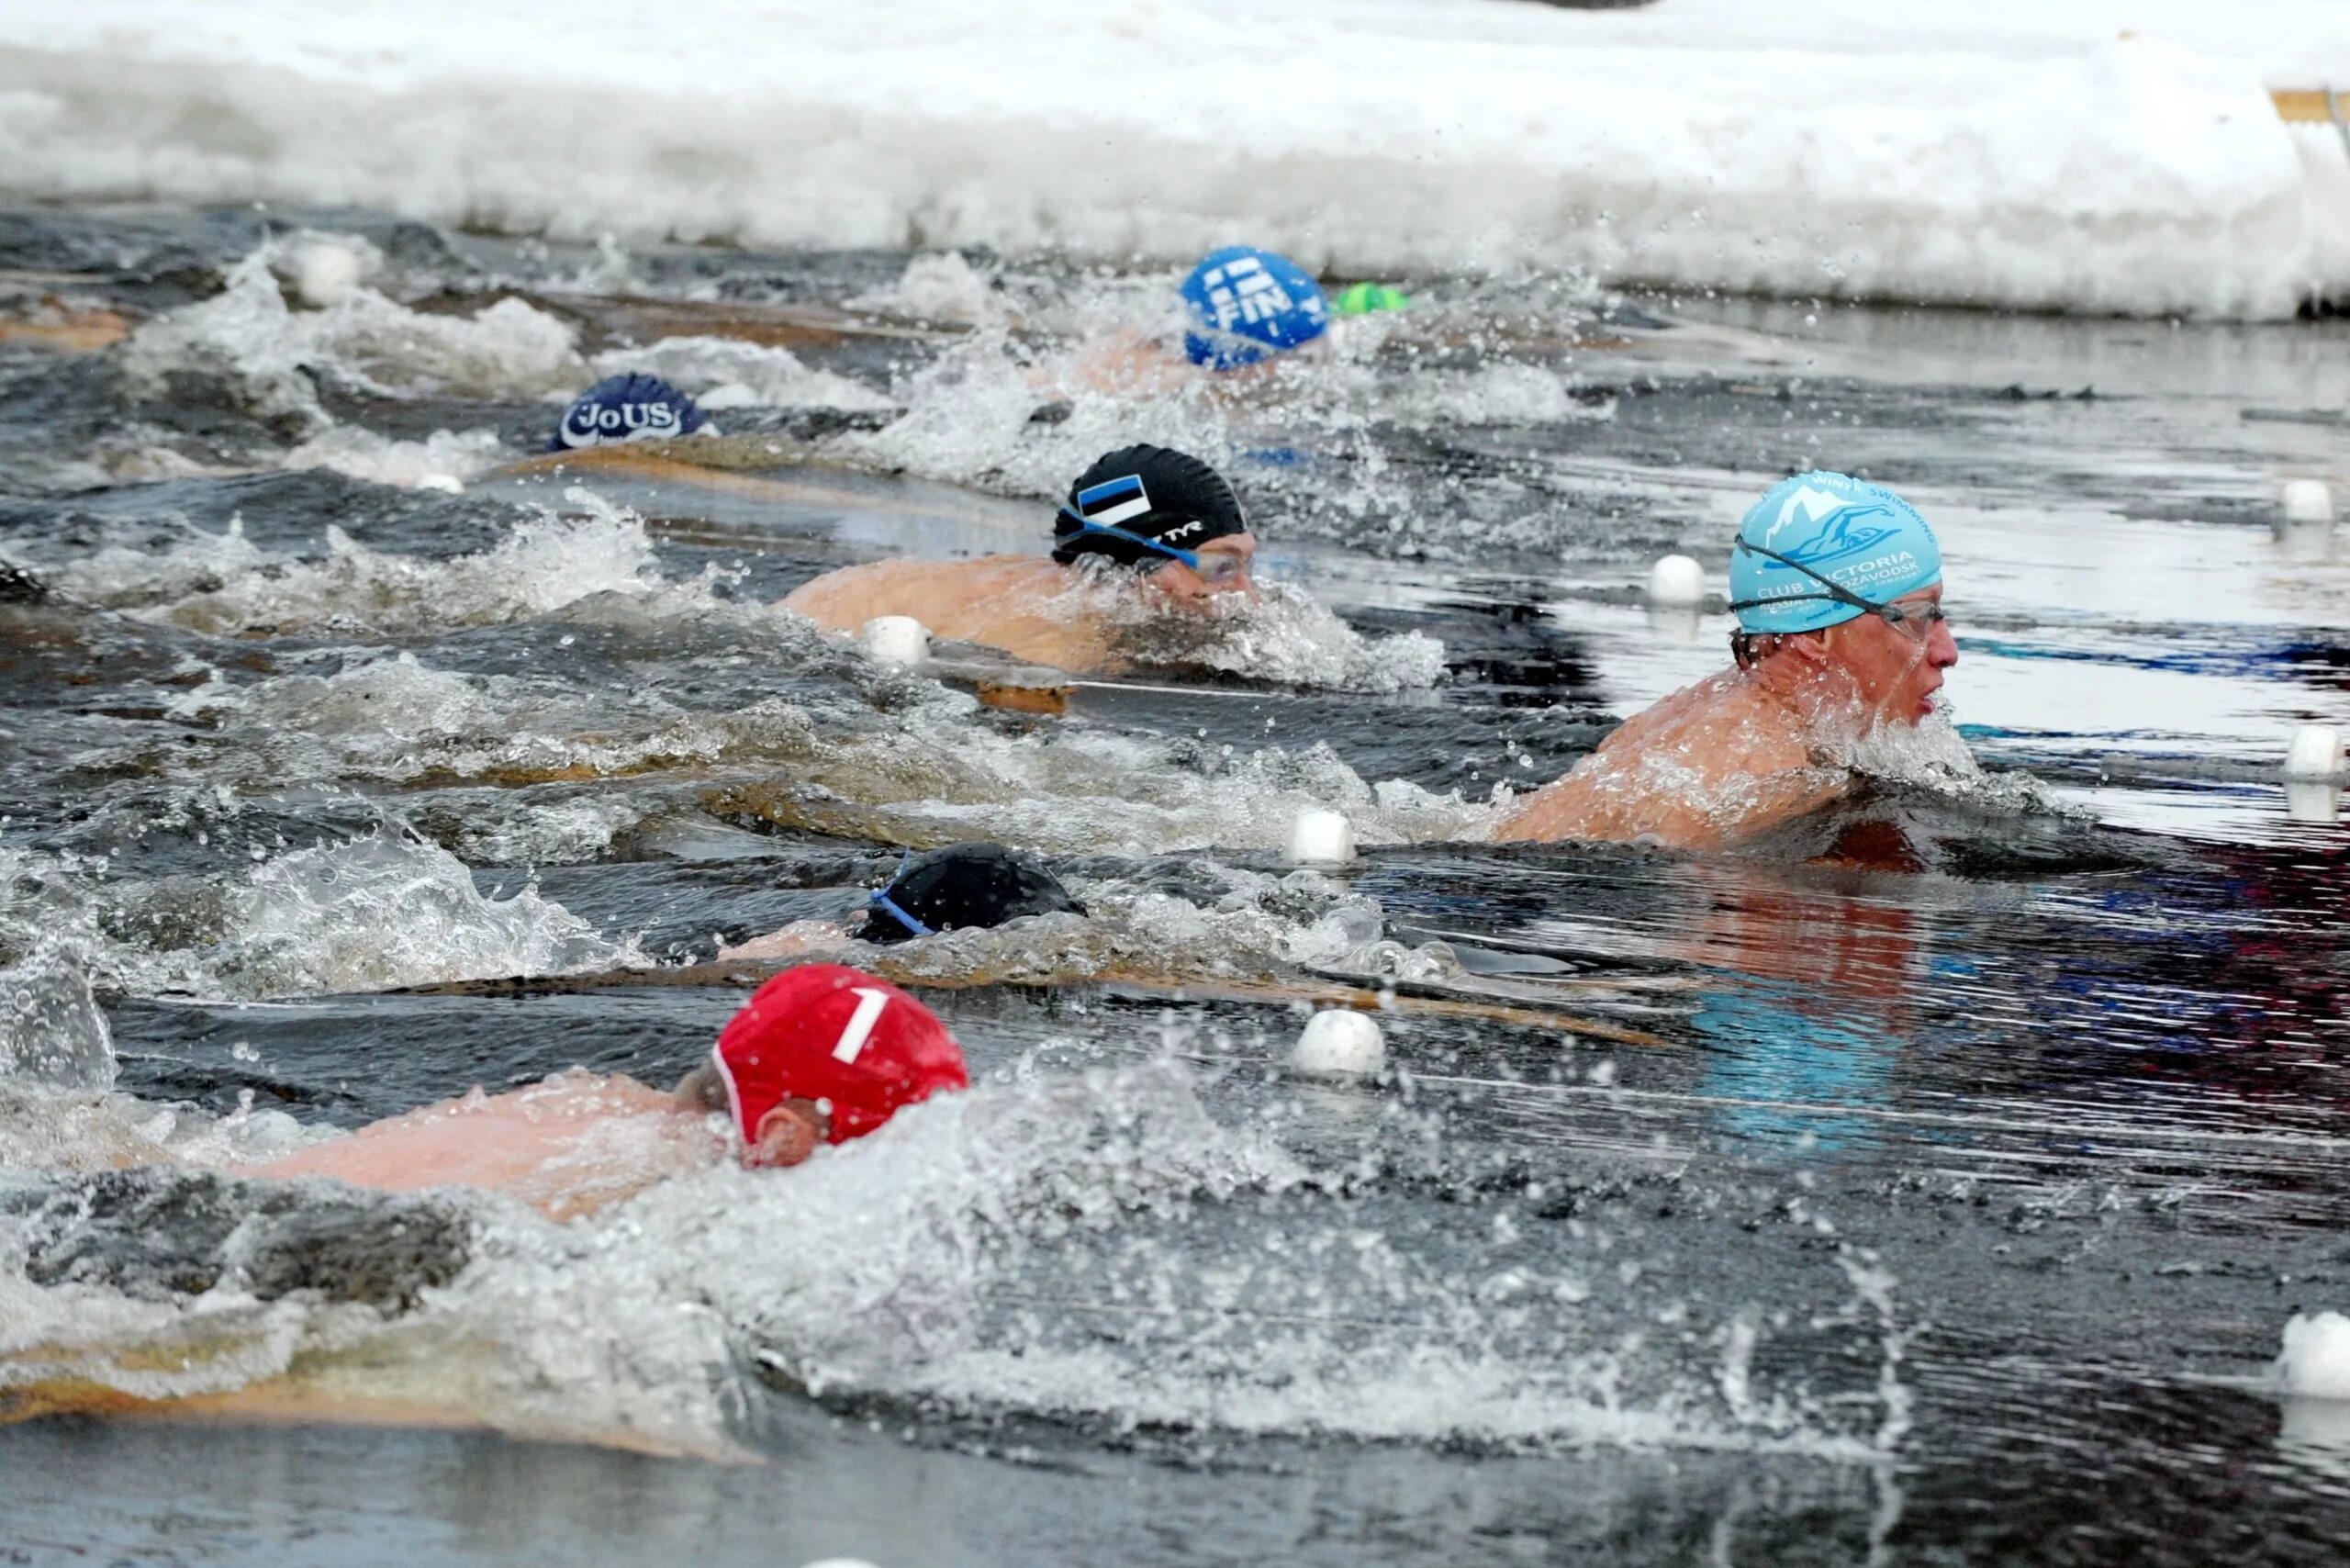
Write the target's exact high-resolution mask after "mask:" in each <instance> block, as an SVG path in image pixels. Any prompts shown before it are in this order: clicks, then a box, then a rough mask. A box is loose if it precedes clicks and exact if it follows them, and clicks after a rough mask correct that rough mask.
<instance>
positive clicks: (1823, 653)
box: [1774, 622, 1843, 665]
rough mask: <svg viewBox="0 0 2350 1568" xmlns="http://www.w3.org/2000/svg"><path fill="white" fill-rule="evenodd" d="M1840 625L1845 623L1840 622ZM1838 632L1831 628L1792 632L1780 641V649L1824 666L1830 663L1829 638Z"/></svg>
mask: <svg viewBox="0 0 2350 1568" xmlns="http://www.w3.org/2000/svg"><path fill="white" fill-rule="evenodd" d="M1838 624H1839V625H1841V624H1843V623H1842V622H1839V623H1838ZM1836 630H1837V627H1835V626H1830V627H1826V628H1824V629H1822V630H1820V631H1818V632H1790V633H1787V634H1786V635H1785V636H1783V637H1781V638H1780V639H1779V647H1780V648H1783V649H1785V650H1786V651H1788V652H1790V653H1792V654H1794V655H1796V657H1797V658H1799V659H1806V660H1808V661H1809V662H1811V663H1813V664H1816V665H1824V664H1826V663H1827V662H1828V659H1829V655H1830V648H1829V644H1828V640H1829V637H1830V634H1831V633H1834V632H1835V631H1836ZM1774 651H1776V650H1774Z"/></svg>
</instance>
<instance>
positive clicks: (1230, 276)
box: [1180, 245, 1330, 370]
mask: <svg viewBox="0 0 2350 1568" xmlns="http://www.w3.org/2000/svg"><path fill="white" fill-rule="evenodd" d="M1180 292H1181V295H1182V297H1183V310H1184V315H1185V318H1186V325H1187V330H1185V332H1184V334H1183V353H1184V354H1185V355H1186V356H1188V357H1189V358H1190V360H1191V362H1192V364H1198V365H1205V366H1206V367H1207V368H1208V369H1210V370H1237V369H1239V368H1240V367H1241V366H1242V365H1248V364H1259V363H1261V362H1262V361H1264V360H1267V359H1270V358H1271V357H1272V356H1273V355H1275V354H1278V353H1287V352H1288V351H1290V350H1291V349H1294V348H1301V347H1303V346H1304V345H1305V344H1307V343H1310V342H1313V341H1314V340H1315V339H1316V338H1318V337H1320V336H1321V335H1322V334H1323V333H1325V332H1326V331H1328V330H1330V307H1329V303H1328V301H1326V300H1325V299H1324V298H1323V297H1322V286H1321V285H1320V284H1317V283H1315V281H1314V277H1313V274H1310V273H1308V272H1307V271H1306V270H1305V269H1304V267H1301V266H1299V265H1298V264H1297V263H1295V262H1292V261H1291V260H1290V259H1289V258H1288V257H1287V256H1277V255H1275V254H1274V253H1273V252H1270V251H1260V250H1258V249H1257V248H1256V247H1255V246H1253V245H1226V246H1225V248H1224V249H1223V250H1221V251H1213V252H1209V253H1208V254H1207V255H1205V256H1203V257H1202V258H1201V260H1200V264H1199V265H1198V266H1195V267H1193V268H1192V272H1191V275H1190V276H1189V277H1186V278H1185V279H1184V280H1183V286H1182V288H1181V290H1180Z"/></svg>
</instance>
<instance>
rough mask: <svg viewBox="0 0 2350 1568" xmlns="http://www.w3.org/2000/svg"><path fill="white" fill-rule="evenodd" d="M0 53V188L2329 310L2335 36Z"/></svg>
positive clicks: (309, 30) (1461, 34) (915, 10)
mask: <svg viewBox="0 0 2350 1568" xmlns="http://www.w3.org/2000/svg"><path fill="white" fill-rule="evenodd" d="M12 20H14V21H15V22H16V23H17V26H16V27H15V28H12V30H11V37H12V39H13V40H14V42H13V47H12V48H11V49H10V50H8V51H7V53H6V55H4V56H0V181H4V182H5V184H6V187H7V188H8V189H9V191H11V192H12V193H14V194H17V195H28V196H165V197H174V198H180V199H189V200H196V201H242V200H251V199H253V198H256V197H263V198H280V199H297V200H311V201H332V202H361V203H370V204H375V205H380V206H385V207H392V208H394V209H396V210H399V211H402V212H405V213H408V214H411V215H413V216H417V217H422V218H432V219H437V220H441V221H444V222H451V223H464V224H471V225H480V226H487V227H493V228H500V229H505V230H520V231H538V230H547V231H551V232H554V233H557V234H561V235H565V236H570V237H577V238H588V237H592V236H596V235H599V234H600V233H603V232H605V231H607V230H610V231H616V232H619V233H621V234H623V235H649V236H670V237H675V238H678V239H684V240H704V239H717V240H731V241H741V242H747V243H752V244H778V243H780V244H811V245H824V246H834V247H853V246H914V247H931V248H935V247H946V246H965V245H988V246H992V247H995V248H997V249H998V250H1002V251H1009V252H1023V251H1028V250H1033V249H1037V248H1065V249H1069V250H1073V251H1077V252H1088V253H1091V254H1095V255H1100V256H1108V257H1117V258H1122V259H1123V258H1130V257H1135V256H1147V257H1152V258H1156V259H1159V260H1165V261H1178V260H1183V261H1188V260H1189V259H1191V258H1192V257H1194V256H1196V255H1197V254H1198V253H1200V252H1203V251H1204V250H1206V249H1208V248H1210V247H1212V246H1214V245H1216V244H1220V243H1225V242H1228V241H1230V240H1231V239H1232V238H1234V237H1235V236H1246V237H1248V238H1249V239H1251V240H1254V241H1259V242H1263V243H1267V244H1270V245H1273V246H1275V247H1277V248H1279V249H1281V250H1284V251H1288V252H1292V253H1294V254H1296V255H1297V256H1298V257H1299V258H1300V259H1301V260H1303V261H1304V262H1306V263H1309V264H1313V265H1316V266H1325V267H1328V268H1331V269H1334V270H1336V271H1337V272H1340V273H1349V272H1351V273H1356V274H1364V273H1369V274H1382V273H1393V272H1395V271H1399V270H1400V271H1417V270H1432V271H1442V272H1460V271H1464V270H1477V269H1487V268H1493V269H1499V268H1505V267H1510V266H1516V265H1533V266H1538V267H1544V268H1584V269H1588V270H1592V271H1595V272H1597V273H1600V274H1605V275H1606V276H1608V277H1610V278H1611V279H1616V280H1634V281H1651V282H1657V283H1662V284H1665V285H1669V286H1685V287H1692V288H1696V287H1729V288H1737V289H1742V290H1760V291H1770V292H1777V293H1783V294H1789V295H1794V296H1798V297H1809V296H1814V295H1829V296H1839V297H1859V296H1867V297H1883V298H1897V299H1904V300H1911V299H1923V300H1939V301H1953V302H1963V303H1966V304H1973V305H2004V306H2014V307H2033V308H2041V307H2053V308H2076V309H2084V310H2124V311H2135V312H2145V313H2167V312H2187V313H2204V312H2208V313H2215V314H2233V315H2244V316H2267V317H2275V316H2282V315H2285V314H2288V313H2289V312H2290V311H2291V310H2292V309H2293V308H2295V306H2297V305H2298V304H2299V303H2300V301H2301V300H2302V299H2303V298H2304V297H2306V296H2307V294H2308V293H2309V291H2310V289H2311V286H2312V285H2320V286H2331V287H2333V289H2335V290H2337V291H2339V290H2341V289H2343V288H2344V286H2350V223H2345V222H2344V217H2343V214H2342V213H2341V212H2340V211H2338V210H2334V209H2333V207H2329V206H2328V204H2329V203H2333V204H2334V207H2338V206H2339V205H2340V204H2339V202H2338V201H2337V200H2336V196H2337V195H2338V194H2339V191H2340V188H2341V186H2342V185H2343V182H2342V180H2341V166H2342V152H2341V149H2340V148H2339V146H2338V145H2329V144H2328V143H2327V141H2326V140H2325V139H2322V138H2314V137H2313V138H2309V139H2304V140H2297V139H2296V138H2295V136H2294V135H2293V134H2292V133H2291V132H2290V131H2289V130H2288V129H2287V128H2286V127H2285V126H2284V125H2283V124H2282V123H2280V122H2279V120H2278V119H2277V115H2276V113H2275V110H2274V109H2273V108H2272V107H2271V106H2270V105H2269V104H2268V102H2267V100H2266V96H2265V95H2264V93H2263V90H2262V78H2263V74H2264V73H2267V74H2269V75H2271V76H2273V77H2274V78H2276V79H2277V80H2278V82H2279V83H2280V84H2299V85H2315V84H2319V83H2320V82H2322V81H2325V80H2328V79H2329V78H2328V77H2327V75H2326V73H2327V72H2328V70H2329V69H2331V71H2332V72H2333V75H2332V77H2331V78H2330V79H2331V80H2332V81H2333V83H2334V84H2336V85H2339V84H2341V82H2342V81H2343V80H2344V79H2345V78H2350V62H2345V61H2344V53H2345V52H2350V51H2345V47H2344V44H2343V42H2342V38H2341V33H2340V30H2339V6H2338V0H2274V3H2273V4H2271V5H2269V6H2266V7H2264V8H2263V10H2262V14H2261V17H2260V18H2259V23H2258V25H2257V26H2247V25H2244V20H2243V18H2241V17H2237V16H2235V15H2234V14H2233V13H2231V12H2229V11H2227V10H2226V9H2225V8H2214V7H2210V6H2197V5H2195V4H2193V3H2192V0H2128V3H2124V0H2081V3H2077V4H2074V5H2068V6H2047V5H2044V4H2033V3H2031V0H1983V3H1981V4H1978V5H1975V6H1968V7H1966V8H1965V9H1964V13H1963V14H1951V13H1949V12H1947V11H1946V10H1942V9H1937V8H1934V7H1930V6H1909V7H1888V6H1870V5H1866V4H1863V0H1831V3H1830V4H1826V5H1814V4H1806V3H1803V0H1675V3H1674V4H1673V5H1671V6H1666V7H1663V8H1662V9H1661V10H1657V11H1654V12H1653V13H1651V12H1650V11H1645V10H1643V11H1635V12H1630V13H1626V14H1620V15H1617V14H1606V15H1591V14H1585V13H1583V12H1579V11H1560V10H1552V9H1550V8H1547V7H1539V6H1465V5H1463V4H1461V3H1460V0H1385V3H1383V4H1381V5H1378V6H1364V5H1361V4H1358V3H1355V0H1298V3H1296V4H1293V5H1292V6H1288V7H1285V8H1284V9H1283V10H1282V11H1281V14H1280V15H1278V16H1275V17H1268V16H1266V15H1264V14H1262V11H1261V8H1260V7H1256V6H1249V5H1248V4H1246V0H1037V3H1035V4H1030V5H1024V6H1017V7H1010V8H997V7H979V8H974V7H970V6H962V5H954V4H948V3H947V0H914V3H912V4H910V5H905V6H899V7H897V8H896V9H895V10H894V11H893V12H892V27H891V28H890V37H889V40H888V42H887V45H886V47H883V46H882V45H881V44H880V41H879V40H878V39H877V38H876V36H875V34H874V31H873V28H872V27H871V21H870V18H869V17H867V16H866V15H865V14H863V12H861V11H860V10H859V9H858V8H857V7H854V6H832V5H823V4H818V3H816V0H708V3H706V4H705V5H703V6H700V7H699V9H698V10H697V12H696V27H695V28H694V30H693V33H692V35H691V36H690V37H684V36H675V35H672V36H665V38H664V39H663V47H662V48H660V49H658V50H652V49H647V48H645V47H644V33H643V27H644V18H643V9H642V7H640V6H634V5H632V4H629V3H627V0H572V3H571V4H569V5H567V6H565V11H564V25H563V26H562V27H561V28H548V27H547V26H546V25H545V23H544V18H543V16H542V15H541V13H540V12H539V11H538V10H537V9H536V8H535V7H532V6H527V5H524V4H523V3H522V0H411V3H410V4H408V5H404V6H400V7H397V9H374V8H362V9H358V10H354V11H348V12H343V13H338V14H337V15H335V16H333V17H317V16H312V15H309V14H307V13H306V14H304V15H303V17H302V25H301V26H300V27H298V28H296V27H290V26H288V25H286V22H285V16H284V15H281V11H280V8H279V7H277V6H264V5H256V6H243V7H237V8H222V7H218V6H210V5H207V4H203V3H202V0H17V5H16V6H15V7H14V12H13V14H12ZM2125 29H2132V30H2134V34H2132V33H2126V32H2125ZM517 60H527V61H529V62H530V71H529V73H528V74H527V76H526V77H525V78H523V79H520V80H519V81H518V79H517V77H516V76H515V74H514V71H513V62H515V61H517ZM1137 60H1145V61H1147V62H1149V64H1150V69H1149V70H1148V71H1147V73H1136V72H1135V70H1134V64H1135V62H1136V61H1137ZM386 61H391V62H397V68H396V69H386V65H385V62H386ZM1079 83H1114V84H1118V90H1116V91H1085V92H1079V91H1072V90H1071V84H1079ZM586 124H592V125H594V126H595V127H596V129H597V135H596V137H595V140H594V153H593V155H592V156H586V157H583V156H582V155H581V143H580V141H579V138H578V130H577V128H578V127H580V126H581V125H586ZM681 169H684V170H689V171H690V175H689V177H681V176H680V170H681ZM2329 181H2331V183H2328V182H2329ZM902 287H903V286H901V289H902Z"/></svg>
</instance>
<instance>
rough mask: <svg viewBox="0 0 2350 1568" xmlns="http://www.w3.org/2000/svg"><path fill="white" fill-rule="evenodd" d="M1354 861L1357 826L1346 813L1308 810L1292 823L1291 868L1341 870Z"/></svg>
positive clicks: (1291, 820) (1290, 840)
mask: <svg viewBox="0 0 2350 1568" xmlns="http://www.w3.org/2000/svg"><path fill="white" fill-rule="evenodd" d="M1354 857H1355V828H1354V823H1350V822H1348V821H1347V818H1346V814H1345V813H1344V812H1333V811H1326V810H1325V809H1323V808H1321V807H1319V806H1309V807H1308V808H1306V809H1305V810H1304V811H1302V812H1298V813H1297V815H1296V816H1294V817H1292V818H1291V819H1290V824H1289V858H1290V864H1291V865H1292V866H1342V865H1344V864H1346V863H1347V862H1348V861H1349V860H1351V859H1353V858H1354Z"/></svg>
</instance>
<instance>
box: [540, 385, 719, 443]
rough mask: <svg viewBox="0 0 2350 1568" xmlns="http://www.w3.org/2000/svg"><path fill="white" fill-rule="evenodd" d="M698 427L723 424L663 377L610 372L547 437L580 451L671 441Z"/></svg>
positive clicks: (712, 430) (713, 432)
mask: <svg viewBox="0 0 2350 1568" xmlns="http://www.w3.org/2000/svg"><path fill="white" fill-rule="evenodd" d="M695 431H707V432H708V433H710V434H711V435H716V434H717V433H718V427H717V426H715V425H713V424H711V422H710V419H709V417H708V416H707V415H705V414H704V413H703V412H702V411H701V410H700V409H698V408H696V407H695V406H694V400H693V399H692V398H688V397H687V396H686V395H685V394H684V393H683V392H680V391H678V390H677V388H676V387H674V386H670V385H669V384H668V383H667V382H666V381H664V380H662V379H661V378H660V377H659V376H657V375H640V374H635V373H632V374H629V375H608V376H606V377H604V379H603V380H601V381H599V382H598V383H596V385H595V386H590V387H589V388H588V390H587V391H585V392H582V393H581V394H580V395H579V400H578V401H577V402H576V403H574V404H572V405H571V407H570V408H568V409H565V410H564V415H563V419H562V420H561V421H560V422H559V423H557V424H556V426H555V427H554V434H553V435H551V436H549V437H548V438H547V450H548V451H549V452H576V451H577V450H579V449H581V448H583V447H589V446H612V445H616V444H618V443H619V442H625V441H667V440H668V439H670V438H671V437H673V436H680V435H692V434H693V433H694V432H695Z"/></svg>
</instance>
